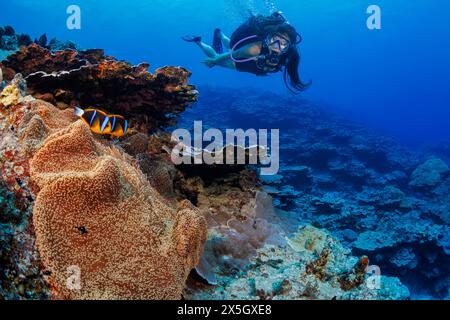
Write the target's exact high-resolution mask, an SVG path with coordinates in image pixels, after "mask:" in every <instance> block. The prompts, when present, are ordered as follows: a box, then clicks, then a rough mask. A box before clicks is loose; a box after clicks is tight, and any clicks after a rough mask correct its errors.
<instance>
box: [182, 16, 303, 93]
mask: <svg viewBox="0 0 450 320" xmlns="http://www.w3.org/2000/svg"><path fill="white" fill-rule="evenodd" d="M182 39H183V40H184V41H187V42H193V43H195V44H197V45H198V46H199V47H200V48H201V49H202V50H203V52H204V53H205V54H206V55H207V56H208V57H209V58H208V59H207V60H205V61H204V63H205V64H206V65H207V66H208V67H210V68H212V67H214V66H221V67H225V68H230V69H233V70H237V71H241V72H249V73H253V74H255V75H258V76H266V75H268V74H269V73H276V72H279V71H283V72H284V83H285V84H286V87H287V88H288V89H289V90H290V91H292V92H294V93H295V92H299V91H303V90H305V89H306V88H308V87H309V85H310V84H311V82H310V83H307V84H305V83H303V82H302V81H301V79H300V75H299V72H298V67H299V64H300V53H299V51H298V49H297V45H298V44H299V43H300V42H301V41H302V38H301V36H300V35H299V34H298V33H297V31H296V30H295V29H294V27H292V26H291V25H290V24H289V23H288V22H287V20H286V19H285V18H284V17H283V15H282V14H281V13H279V12H276V13H273V14H272V15H270V16H268V17H266V16H262V15H258V16H253V15H252V17H251V18H250V19H249V20H248V21H246V22H245V23H244V24H242V25H241V26H240V27H239V28H238V29H237V30H236V31H235V32H234V33H233V34H232V36H231V38H228V37H226V36H225V35H224V34H223V33H222V31H221V30H220V29H216V30H215V31H214V41H213V45H212V46H209V45H207V44H205V43H204V42H202V38H201V37H195V36H186V37H183V38H182ZM224 47H225V49H226V52H225V53H224V50H223V48H224ZM283 68H284V70H283Z"/></svg>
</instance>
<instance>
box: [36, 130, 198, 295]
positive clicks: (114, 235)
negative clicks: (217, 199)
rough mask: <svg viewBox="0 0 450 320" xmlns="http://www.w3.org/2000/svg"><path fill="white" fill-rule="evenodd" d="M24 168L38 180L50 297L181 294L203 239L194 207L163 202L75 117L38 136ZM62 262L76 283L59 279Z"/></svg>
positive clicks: (63, 274) (63, 275)
mask: <svg viewBox="0 0 450 320" xmlns="http://www.w3.org/2000/svg"><path fill="white" fill-rule="evenodd" d="M31 176H32V178H33V179H34V180H35V182H36V183H37V184H38V185H39V187H40V188H41V191H40V192H39V194H38V197H37V199H36V203H35V208H34V217H33V219H34V225H35V229H36V241H37V245H38V249H39V252H40V254H41V256H42V261H43V264H44V266H45V267H46V268H47V269H48V270H49V271H50V272H51V276H50V281H51V283H52V285H53V286H54V290H55V293H56V295H55V296H54V297H57V298H70V299H179V298H180V297H181V291H182V288H183V286H184V283H185V280H186V278H187V276H188V274H189V272H190V270H191V269H192V268H193V267H195V265H196V264H197V263H198V260H199V257H200V253H201V251H202V246H203V243H204V242H205V240H206V223H205V221H204V218H203V217H202V216H201V215H200V214H199V213H198V212H197V211H196V210H194V209H193V207H190V206H189V205H188V204H187V203H186V202H185V203H182V204H181V207H180V208H179V209H178V211H176V210H174V209H172V208H170V207H168V206H167V205H166V204H165V203H164V201H163V200H162V198H161V197H160V196H159V195H158V193H157V192H156V191H155V190H154V189H153V188H152V187H151V186H150V185H149V183H148V182H147V181H146V180H145V177H144V176H143V174H142V173H141V172H140V171H139V170H138V169H137V168H136V167H134V166H132V165H131V164H130V163H129V161H128V159H127V157H126V156H125V155H123V154H121V153H120V152H119V151H118V150H117V149H115V148H109V147H105V146H102V145H100V144H99V143H97V142H95V141H94V139H93V137H92V134H91V132H90V131H89V129H88V128H87V127H86V126H85V125H84V124H83V123H81V122H80V121H78V122H76V123H74V124H72V125H71V126H69V127H68V128H66V129H63V130H61V131H58V132H56V133H55V134H53V135H51V136H50V137H49V138H48V139H47V140H46V141H45V144H44V146H43V147H42V148H41V149H40V150H39V151H38V152H37V153H36V155H35V156H34V158H33V159H32V162H31ZM74 266H75V267H74ZM74 268H75V269H74ZM68 270H69V271H70V270H79V271H80V287H78V288H77V287H71V286H67V285H66V283H67V281H68V277H69V276H70V274H67V272H68ZM71 288H72V290H71Z"/></svg>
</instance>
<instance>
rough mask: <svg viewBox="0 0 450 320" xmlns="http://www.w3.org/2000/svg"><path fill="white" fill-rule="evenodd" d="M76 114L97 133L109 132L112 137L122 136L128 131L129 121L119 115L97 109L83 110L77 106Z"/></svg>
mask: <svg viewBox="0 0 450 320" xmlns="http://www.w3.org/2000/svg"><path fill="white" fill-rule="evenodd" d="M74 113H75V115H76V116H78V117H80V118H81V120H83V122H84V123H85V124H86V125H87V126H88V127H89V128H90V129H91V131H92V132H94V133H97V134H109V135H111V137H112V138H113V137H117V138H119V137H122V136H124V135H125V134H126V133H127V130H128V121H127V120H125V118H124V117H122V116H119V115H116V114H114V115H110V114H107V113H106V112H104V111H101V110H97V109H86V110H83V109H81V108H79V107H75V112H74Z"/></svg>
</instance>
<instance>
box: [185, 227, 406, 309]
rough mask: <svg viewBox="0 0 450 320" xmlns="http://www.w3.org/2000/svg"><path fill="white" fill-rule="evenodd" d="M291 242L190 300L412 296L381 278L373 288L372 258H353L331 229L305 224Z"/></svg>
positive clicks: (397, 283)
mask: <svg viewBox="0 0 450 320" xmlns="http://www.w3.org/2000/svg"><path fill="white" fill-rule="evenodd" d="M289 242H290V243H291V244H292V247H291V246H289V245H288V246H273V245H266V246H264V247H263V248H261V249H258V251H257V254H256V256H255V257H253V258H252V259H251V262H250V264H249V265H248V267H247V269H246V271H244V272H241V273H239V274H237V275H233V276H230V277H221V278H219V280H218V283H219V285H217V286H216V287H214V288H210V289H209V290H204V291H195V290H190V291H187V292H186V296H187V297H189V298H193V299H245V300H247V299H251V300H267V299H273V300H284V299H286V300H287V299H289V300H299V299H301V300H304V299H322V300H331V299H338V300H341V299H407V298H408V297H409V291H408V289H407V288H406V287H405V286H404V285H402V284H401V283H400V281H399V280H398V279H397V278H391V277H386V276H383V275H382V276H380V277H379V278H378V279H377V280H378V281H379V285H380V286H379V287H373V286H371V282H370V280H371V279H370V274H366V267H367V266H368V260H367V257H363V258H361V259H358V258H356V257H352V256H351V254H350V251H349V250H348V249H345V248H344V247H342V246H341V245H340V244H339V242H337V241H336V240H335V239H334V238H333V237H331V236H330V235H329V234H328V233H327V232H326V231H323V230H319V229H316V228H313V227H311V226H305V227H302V228H300V229H299V231H298V233H297V234H295V235H294V236H293V237H292V239H290V240H289ZM313 265H314V266H315V267H314V268H313V267H312V266H313ZM343 284H345V285H343Z"/></svg>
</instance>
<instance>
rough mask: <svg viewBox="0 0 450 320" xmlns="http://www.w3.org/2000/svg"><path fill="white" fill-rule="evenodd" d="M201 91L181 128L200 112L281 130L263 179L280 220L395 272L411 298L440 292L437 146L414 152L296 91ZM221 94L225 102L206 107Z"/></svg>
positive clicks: (443, 211) (442, 228) (212, 119)
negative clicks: (270, 170) (317, 231)
mask: <svg viewBox="0 0 450 320" xmlns="http://www.w3.org/2000/svg"><path fill="white" fill-rule="evenodd" d="M201 90H202V100H200V101H199V102H198V103H197V104H196V106H195V108H194V109H192V110H187V111H186V112H185V113H184V114H183V117H182V118H181V122H180V126H183V127H188V128H189V126H192V121H193V120H195V119H198V117H199V115H201V116H202V119H203V125H204V126H214V127H218V128H238V127H241V128H243V129H246V128H280V148H281V150H280V160H281V164H280V172H279V173H278V175H276V176H273V177H270V179H269V178H267V177H261V180H262V183H263V190H265V191H266V192H268V193H269V194H270V195H271V196H272V197H273V198H274V204H275V206H276V212H277V215H278V216H279V217H282V219H281V225H282V226H283V227H284V228H286V225H288V226H289V225H291V224H293V225H295V224H297V225H298V223H299V222H301V223H303V224H306V223H310V224H311V225H314V226H318V227H320V228H325V229H327V230H329V231H330V232H331V233H332V234H333V236H335V237H336V238H337V239H339V241H341V242H342V244H343V245H344V246H345V247H348V248H349V249H351V250H352V251H353V253H354V254H355V255H367V256H368V257H369V258H370V261H371V262H372V263H373V264H376V265H378V266H379V267H380V268H381V272H382V274H383V275H389V276H398V277H399V278H400V279H401V281H402V283H404V284H406V285H407V286H408V287H410V288H411V290H410V291H411V294H412V296H413V297H422V296H423V295H424V296H432V297H436V298H446V297H448V294H449V287H448V283H449V282H448V280H445V279H448V271H447V270H448V269H449V265H450V257H449V255H448V239H449V236H448V234H449V227H448V223H449V221H450V217H449V216H450V201H449V199H450V197H449V195H450V188H449V186H450V177H449V174H448V169H447V166H448V164H446V163H445V160H446V159H448V157H446V153H445V150H446V149H445V146H446V145H445V144H442V145H440V146H439V148H438V147H436V148H428V149H427V150H425V151H423V152H422V151H421V152H418V151H417V152H412V151H410V150H408V149H407V148H405V147H403V146H400V145H399V144H398V143H396V142H395V141H393V140H392V139H389V138H386V137H384V136H382V135H381V134H380V133H378V132H371V131H370V130H368V129H365V128H363V127H361V126H358V125H353V124H349V122H348V121H347V120H343V119H340V118H338V117H337V116H334V115H332V114H330V113H329V112H328V111H323V110H322V109H320V108H319V107H317V106H315V105H313V104H311V103H310V102H308V101H306V100H304V99H302V98H296V97H284V96H277V95H274V94H273V93H264V92H263V93H261V92H256V91H254V90H251V89H243V90H229V91H228V92H227V94H225V93H222V92H221V91H220V90H216V89H209V88H201ZM243 97H245V98H243ZM219 101H220V103H221V105H222V106H224V107H223V108H221V109H220V110H215V109H211V108H210V106H211V105H213V104H215V103H218V102H219ZM224 109H225V110H226V112H225V111H224ZM265 110H271V116H270V117H265V116H263V115H265V114H266V111H265ZM258 115H262V116H258ZM430 159H431V160H430ZM438 159H441V160H438ZM430 179H433V181H432V183H431V185H430V183H429V182H430ZM412 181H414V182H412ZM424 182H425V184H424ZM422 184H423V185H422ZM419 185H421V186H420V187H419ZM291 231H292V230H291Z"/></svg>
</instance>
